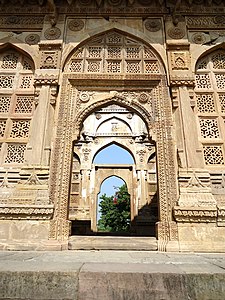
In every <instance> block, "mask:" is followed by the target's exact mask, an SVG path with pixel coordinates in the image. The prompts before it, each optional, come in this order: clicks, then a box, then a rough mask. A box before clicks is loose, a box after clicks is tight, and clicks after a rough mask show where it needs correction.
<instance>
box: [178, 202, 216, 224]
mask: <svg viewBox="0 0 225 300" xmlns="http://www.w3.org/2000/svg"><path fill="white" fill-rule="evenodd" d="M173 214H174V218H175V220H176V221H177V222H182V223H215V222H216V220H217V208H216V207H212V208H211V207H210V208H209V207H180V206H175V207H174V209H173Z"/></svg>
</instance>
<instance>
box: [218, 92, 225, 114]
mask: <svg viewBox="0 0 225 300" xmlns="http://www.w3.org/2000/svg"><path fill="white" fill-rule="evenodd" d="M219 101H220V109H221V112H222V113H225V94H219Z"/></svg>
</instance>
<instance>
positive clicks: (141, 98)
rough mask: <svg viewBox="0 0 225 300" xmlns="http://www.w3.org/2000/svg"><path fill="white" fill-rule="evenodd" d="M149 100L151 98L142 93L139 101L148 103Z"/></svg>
mask: <svg viewBox="0 0 225 300" xmlns="http://www.w3.org/2000/svg"><path fill="white" fill-rule="evenodd" d="M148 99H149V96H148V94H146V93H141V94H140V95H139V97H138V101H139V102H141V103H147V102H148Z"/></svg>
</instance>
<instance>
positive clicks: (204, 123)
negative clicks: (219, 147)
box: [199, 119, 219, 139]
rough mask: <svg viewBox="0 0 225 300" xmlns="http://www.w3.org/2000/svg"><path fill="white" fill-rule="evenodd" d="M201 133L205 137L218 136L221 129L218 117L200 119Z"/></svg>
mask: <svg viewBox="0 0 225 300" xmlns="http://www.w3.org/2000/svg"><path fill="white" fill-rule="evenodd" d="M199 123H200V128H201V135H202V137H203V138H210V139H211V138H218V137H219V129H218V122H217V120H216V119H201V120H199Z"/></svg>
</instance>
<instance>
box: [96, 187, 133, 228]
mask: <svg viewBox="0 0 225 300" xmlns="http://www.w3.org/2000/svg"><path fill="white" fill-rule="evenodd" d="M100 199H101V202H100V203H99V207H100V213H101V217H100V219H99V221H98V231H107V232H127V231H129V228H130V196H129V194H128V191H127V187H126V185H122V186H121V187H120V188H119V189H118V191H117V192H116V193H115V195H114V196H111V197H107V196H106V194H104V195H102V196H101V197H100Z"/></svg>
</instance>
